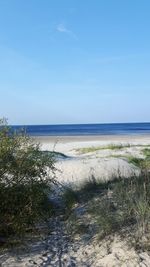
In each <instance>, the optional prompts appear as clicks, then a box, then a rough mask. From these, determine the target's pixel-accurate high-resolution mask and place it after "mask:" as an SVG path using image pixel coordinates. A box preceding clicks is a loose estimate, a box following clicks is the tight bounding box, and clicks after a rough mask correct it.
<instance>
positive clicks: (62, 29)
mask: <svg viewBox="0 0 150 267" xmlns="http://www.w3.org/2000/svg"><path fill="white" fill-rule="evenodd" d="M56 30H57V31H58V32H61V33H65V34H68V35H69V36H70V37H72V38H73V39H75V40H78V37H77V35H76V34H75V33H74V32H73V31H71V30H69V29H68V28H66V27H65V25H64V24H63V23H60V24H58V25H57V27H56Z"/></svg>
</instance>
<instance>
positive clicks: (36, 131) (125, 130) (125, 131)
mask: <svg viewBox="0 0 150 267" xmlns="http://www.w3.org/2000/svg"><path fill="white" fill-rule="evenodd" d="M12 127H13V128H14V129H15V130H18V129H22V128H24V129H25V130H26V132H27V134H29V135H31V136H80V135H81V136H85V135H144V134H150V123H108V124H66V125H26V126H23V125H19V126H16V125H15V126H12Z"/></svg>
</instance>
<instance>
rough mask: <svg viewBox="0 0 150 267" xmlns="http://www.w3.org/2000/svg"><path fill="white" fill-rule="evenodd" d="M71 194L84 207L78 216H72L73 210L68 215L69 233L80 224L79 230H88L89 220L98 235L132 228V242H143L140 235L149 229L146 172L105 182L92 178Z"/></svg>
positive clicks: (149, 196) (149, 197) (149, 190)
mask: <svg viewBox="0 0 150 267" xmlns="http://www.w3.org/2000/svg"><path fill="white" fill-rule="evenodd" d="M75 194H76V195H77V196H78V202H79V203H80V205H81V206H82V207H85V211H84V213H83V214H82V216H78V217H77V216H75V214H74V210H73V213H72V214H71V215H70V224H69V227H70V228H69V230H70V231H71V229H72V233H74V234H76V233H81V231H80V228H82V227H80V226H84V227H83V229H84V230H83V231H82V234H85V233H87V234H88V231H90V230H89V229H91V228H89V225H91V224H93V227H95V229H96V232H97V234H98V236H99V238H104V237H105V236H108V235H110V234H112V233H115V232H117V233H120V234H121V233H123V232H124V233H125V232H126V231H127V232H128V231H130V230H131V229H132V231H131V232H133V235H132V234H131V235H132V240H135V245H136V246H146V245H147V243H146V244H143V243H142V241H141V240H142V237H143V236H147V237H148V236H149V231H150V175H145V174H144V173H142V175H141V176H140V177H131V178H120V179H115V180H113V181H109V182H105V183H103V182H99V183H96V182H95V181H94V179H93V180H91V181H88V182H87V183H85V184H84V185H83V187H82V188H81V189H80V190H78V191H76V192H75ZM85 218H86V219H85ZM94 225H95V226H94ZM91 227H92V226H91ZM93 227H92V229H93ZM148 238H149V237H148ZM148 240H149V239H148ZM149 241H150V240H149ZM149 241H147V242H149Z"/></svg>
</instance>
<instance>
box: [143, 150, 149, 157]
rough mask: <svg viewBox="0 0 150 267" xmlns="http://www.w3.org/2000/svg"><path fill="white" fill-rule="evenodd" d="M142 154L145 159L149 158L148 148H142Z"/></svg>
mask: <svg viewBox="0 0 150 267" xmlns="http://www.w3.org/2000/svg"><path fill="white" fill-rule="evenodd" d="M143 154H144V156H145V157H146V158H147V159H150V148H145V149H143Z"/></svg>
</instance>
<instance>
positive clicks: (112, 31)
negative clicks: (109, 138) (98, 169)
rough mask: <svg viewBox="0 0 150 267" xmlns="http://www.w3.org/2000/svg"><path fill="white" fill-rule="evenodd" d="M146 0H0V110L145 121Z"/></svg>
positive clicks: (149, 64)
mask: <svg viewBox="0 0 150 267" xmlns="http://www.w3.org/2000/svg"><path fill="white" fill-rule="evenodd" d="M149 14H150V1H149V0H122V1H120V0H0V117H5V118H8V121H9V123H10V124H22V125H26V124H70V123H73V124H74V123H113V122H149V121H150V16H149Z"/></svg>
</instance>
